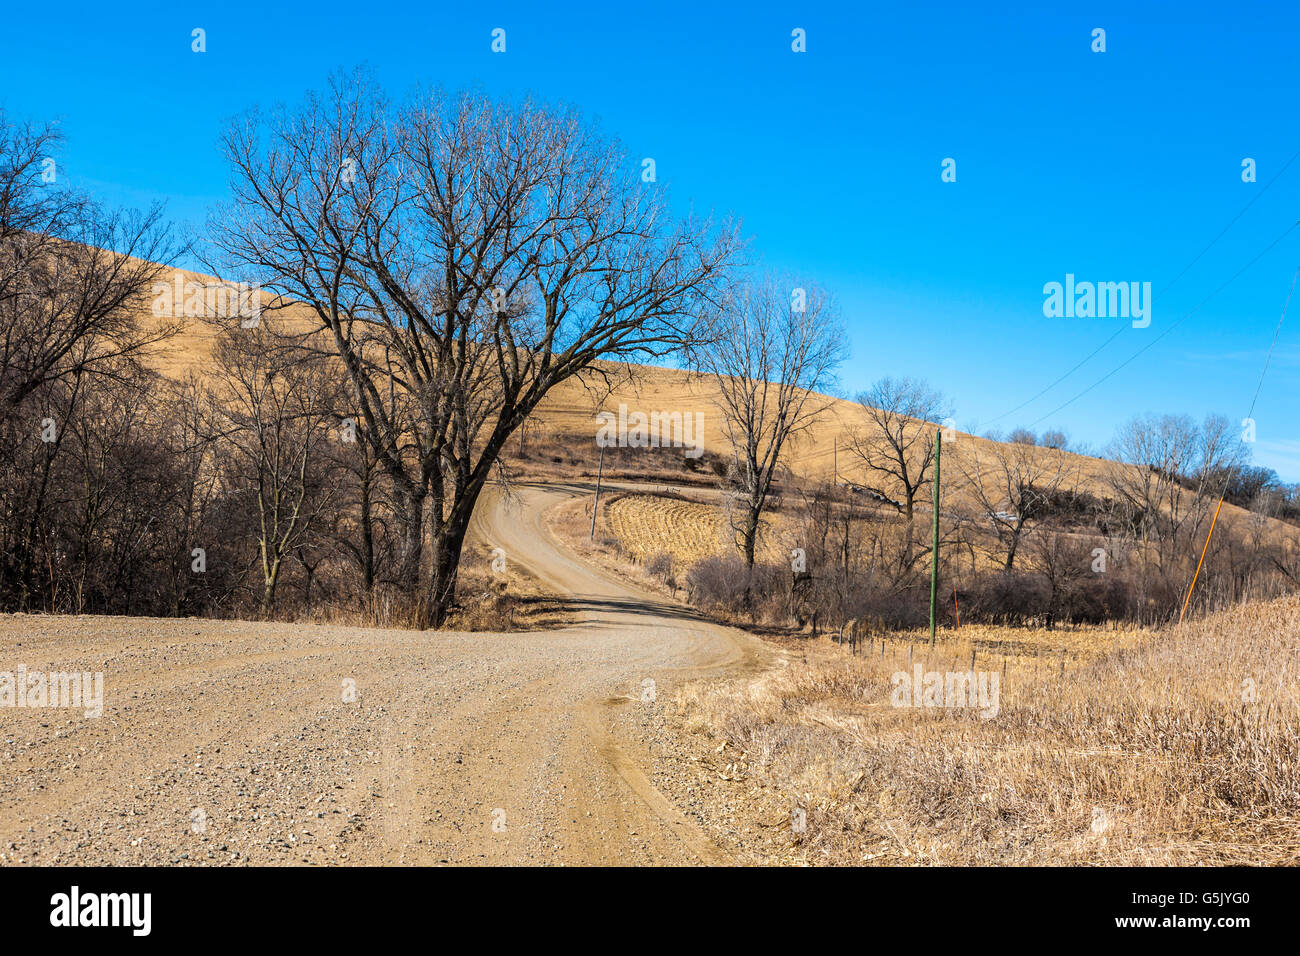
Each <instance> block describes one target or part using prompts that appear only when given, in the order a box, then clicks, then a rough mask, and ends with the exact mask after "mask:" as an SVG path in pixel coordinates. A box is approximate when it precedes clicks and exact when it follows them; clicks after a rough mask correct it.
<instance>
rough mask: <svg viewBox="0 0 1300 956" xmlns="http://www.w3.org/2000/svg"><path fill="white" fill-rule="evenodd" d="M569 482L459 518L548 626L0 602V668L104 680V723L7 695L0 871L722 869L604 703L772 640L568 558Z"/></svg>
mask: <svg viewBox="0 0 1300 956" xmlns="http://www.w3.org/2000/svg"><path fill="white" fill-rule="evenodd" d="M577 493H587V491H586V489H584V488H580V487H578V486H560V485H548V486H542V485H531V486H528V485H526V486H522V487H521V488H519V489H518V490H517V491H516V493H515V494H514V495H513V496H511V497H510V498H509V499H507V498H505V497H504V496H502V495H501V494H499V493H493V494H491V495H489V496H488V497H486V498H485V499H484V500H483V501H482V502H481V504H480V506H479V509H478V511H477V512H476V515H475V526H474V529H473V534H474V536H475V544H474V546H476V547H484V546H486V547H488V548H491V547H500V548H502V549H503V550H504V552H505V556H506V560H507V561H513V562H518V563H519V564H520V565H522V566H524V567H526V568H527V569H529V570H530V571H531V572H532V573H533V574H534V575H536V576H537V577H538V578H540V579H541V580H542V581H543V582H545V583H546V584H547V585H548V586H549V587H550V588H551V589H553V590H554V593H556V594H558V595H567V596H570V599H571V600H572V602H573V604H574V606H575V608H576V609H577V612H578V617H577V621H576V623H575V624H573V625H572V626H569V627H566V628H565V629H563V630H555V631H546V632H540V633H514V634H483V633H479V634H465V633H446V632H425V633H420V632H412V631H398V630H377V629H367V628H353V627H336V626H322V625H311V624H304V625H297V624H268V623H257V622H241V621H208V620H194V619H185V620H175V619H157V618H120V617H92V616H80V617H71V616H65V617H59V616H51V617H47V616H37V615H30V616H24V615H7V616H0V672H16V671H17V670H18V668H19V667H20V666H23V667H26V669H27V670H28V672H35V671H41V672H46V673H49V672H56V671H58V672H73V671H77V672H81V671H88V672H102V673H103V675H104V677H103V682H104V683H103V694H104V705H103V714H102V716H100V717H97V718H96V717H87V716H86V715H85V713H84V712H83V710H80V709H68V708H52V707H44V708H17V707H8V706H3V707H0V739H2V740H3V741H4V748H3V756H2V757H0V865H11V864H23V863H25V864H91V865H97V864H147V865H166V864H181V865H186V864H199V865H240V864H256V865H268V864H288V865H304V864H330V865H350V864H438V863H448V864H460V865H472V864H689V863H715V862H726V856H725V854H724V853H723V851H721V850H719V849H718V848H717V846H716V845H715V844H714V843H713V842H712V841H710V840H709V839H708V838H707V837H706V836H705V835H704V833H703V831H702V830H701V829H700V827H699V826H698V823H697V820H696V819H695V818H694V817H693V816H691V815H690V814H688V813H686V812H683V811H681V810H680V809H679V808H678V807H676V806H674V804H673V803H672V802H671V801H670V800H669V799H667V798H666V797H665V796H664V795H663V793H662V792H661V791H660V790H659V789H656V788H655V787H654V786H653V785H652V784H651V783H650V781H649V779H648V777H647V771H646V769H645V768H647V767H648V766H649V761H648V759H647V750H646V749H645V748H646V746H647V745H646V742H645V741H642V740H638V739H636V736H635V734H629V733H628V730H627V728H629V727H635V726H636V725H637V724H638V723H639V722H638V721H629V720H619V719H618V716H619V710H620V708H653V707H658V706H660V705H661V703H662V701H663V700H664V699H666V696H667V693H668V692H669V691H670V690H671V688H672V686H673V685H674V684H675V683H676V682H678V681H681V680H684V679H697V678H701V677H709V676H714V675H716V676H718V677H724V676H730V675H735V674H738V673H742V672H749V671H754V670H757V669H759V668H761V667H764V666H768V665H769V664H770V658H771V656H772V655H771V652H770V651H769V650H767V648H766V646H765V645H763V644H762V642H760V641H758V640H757V639H755V638H752V637H750V636H748V635H745V634H743V633H741V632H739V631H735V630H731V629H728V628H722V627H718V626H715V625H712V624H709V623H706V622H703V621H700V620H698V619H695V618H694V617H693V616H692V615H691V614H690V612H689V611H687V610H685V609H682V608H680V607H676V606H673V605H670V604H667V603H665V602H664V601H663V599H661V598H657V597H654V596H651V595H648V594H645V593H641V592H638V591H636V590H635V589H634V588H633V587H631V586H630V585H628V584H626V583H623V582H621V581H619V580H617V579H616V578H614V577H612V576H609V575H607V574H605V573H603V572H601V571H599V570H597V569H595V568H593V567H591V566H589V565H587V564H585V563H583V562H582V561H580V560H579V559H578V558H576V557H575V556H573V555H572V554H570V553H569V552H567V551H565V550H564V549H563V548H562V547H561V546H560V545H558V544H557V543H556V542H555V541H554V540H553V539H552V538H551V537H550V536H549V535H548V534H547V533H546V531H545V530H544V527H543V523H542V521H541V515H542V512H543V511H544V510H545V509H546V508H548V507H550V506H551V505H554V504H556V503H559V502H561V501H563V500H564V499H565V498H566V497H567V496H571V495H573V494H577ZM646 681H653V682H654V685H653V694H651V693H650V690H651V687H650V685H649V684H647V683H646ZM349 682H351V683H349ZM349 687H355V699H354V700H347V699H345V697H347V696H350V695H349V694H348V693H347V690H348V688H349ZM651 696H653V697H655V698H657V699H656V700H649V699H645V698H649V697H651ZM657 746H662V744H657Z"/></svg>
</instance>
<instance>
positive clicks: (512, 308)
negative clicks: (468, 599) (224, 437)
mask: <svg viewBox="0 0 1300 956" xmlns="http://www.w3.org/2000/svg"><path fill="white" fill-rule="evenodd" d="M222 148H223V150H224V153H225V155H226V157H227V159H228V160H229V162H230V166H231V171H232V176H231V189H232V194H233V197H234V198H233V201H232V202H231V203H230V204H228V205H227V206H226V207H225V208H224V209H222V210H219V211H217V212H216V213H215V214H214V216H213V218H212V222H211V226H212V228H211V235H212V240H213V243H214V246H215V248H216V252H215V254H214V259H215V260H218V261H219V268H221V269H224V270H227V275H228V277H229V278H238V279H242V280H256V281H258V282H260V283H261V284H262V286H263V287H264V288H265V289H267V290H268V291H269V292H272V293H276V294H278V295H279V296H281V297H283V298H284V299H291V300H295V301H296V302H298V303H301V304H302V305H303V306H305V308H306V309H307V310H309V312H310V314H311V315H312V316H314V318H315V320H316V322H317V324H318V326H319V327H320V328H321V329H322V330H323V331H324V333H325V337H326V340H327V341H328V345H329V348H330V350H331V351H332V352H334V353H335V354H336V355H337V356H338V357H339V358H341V359H342V363H343V365H344V367H345V368H346V370H347V373H348V375H349V376H350V378H351V381H352V385H353V387H354V389H355V393H356V395H355V397H356V400H357V404H358V407H359V409H360V411H361V414H362V416H363V418H364V422H363V423H362V424H363V427H361V428H360V429H359V431H360V434H361V435H362V436H364V440H366V441H369V442H371V445H372V449H373V450H374V452H375V455H376V457H377V459H378V460H379V462H380V463H381V465H382V467H383V468H384V470H385V471H386V472H387V474H388V476H389V477H390V479H391V482H392V484H393V486H394V500H395V505H396V508H395V516H394V517H395V519H396V521H397V524H398V525H399V534H398V537H399V539H400V541H401V546H400V550H401V553H400V555H399V565H400V573H399V579H400V580H401V581H403V582H405V583H406V584H407V585H408V586H409V587H410V589H411V591H415V590H416V587H415V586H416V583H417V580H418V579H419V576H420V574H421V569H422V566H427V574H426V576H425V577H424V579H423V584H422V586H421V587H420V588H419V592H420V593H421V595H422V599H423V608H422V610H421V611H420V612H419V614H418V615H417V623H421V624H433V625H438V624H441V623H442V622H443V620H444V619H445V618H446V615H447V613H448V611H449V610H450V608H451V606H452V603H453V601H454V598H455V592H456V581H457V571H458V568H459V562H460V553H461V548H462V544H463V542H464V536H465V533H466V530H467V528H468V526H469V520H470V516H471V514H472V512H473V509H474V505H475V502H476V501H477V500H478V497H479V495H480V493H481V491H482V489H483V487H484V485H485V483H486V482H487V481H488V480H489V478H490V476H491V474H492V471H493V468H494V467H495V466H496V465H497V463H498V459H499V454H500V452H501V449H502V447H503V446H504V444H505V442H506V440H507V439H508V438H509V436H510V435H511V434H512V433H513V432H514V431H515V430H516V429H517V428H518V427H519V425H520V423H522V422H523V421H524V419H525V418H526V417H527V416H528V415H529V414H530V413H531V412H532V411H533V409H534V408H535V407H536V406H537V404H538V402H539V401H541V399H542V397H543V396H544V395H545V394H546V393H547V392H548V391H549V390H550V389H551V388H553V387H554V386H555V385H556V384H557V383H559V382H562V381H564V380H566V379H568V378H571V377H573V376H576V375H579V374H580V373H582V372H583V371H584V370H586V369H589V368H590V367H591V366H592V365H593V363H594V362H595V361H596V360H597V359H600V358H609V357H630V356H642V357H650V356H655V355H661V354H665V353H667V352H669V351H673V350H676V349H678V348H680V347H681V345H682V343H683V342H685V341H688V340H690V339H691V338H692V336H693V335H694V332H695V329H694V326H695V324H696V319H695V316H696V315H698V314H699V313H700V312H701V311H702V310H703V308H704V307H705V305H706V304H707V303H708V302H709V301H710V300H712V299H714V298H715V297H716V294H717V290H718V288H719V287H720V283H721V282H722V281H723V280H724V278H725V273H726V271H727V267H728V265H729V264H730V262H731V260H732V258H733V255H734V253H735V251H736V250H737V248H738V245H739V242H738V238H737V234H736V232H735V230H734V229H732V228H723V229H715V228H714V227H712V226H711V225H710V224H709V223H698V222H694V221H686V222H681V221H677V220H675V219H674V218H673V217H672V216H671V215H670V212H669V209H668V206H667V203H666V198H665V195H664V193H663V192H662V191H661V189H660V188H659V187H658V186H657V185H656V184H654V183H646V182H643V181H641V178H640V176H639V175H638V170H636V169H635V168H634V167H632V166H631V164H630V163H629V162H628V160H627V157H626V156H625V155H624V154H623V152H622V151H621V149H620V148H619V147H618V145H617V144H616V143H614V142H611V141H609V140H607V139H606V138H604V137H603V136H602V135H600V133H599V132H598V131H597V130H596V129H594V128H593V127H592V126H591V125H589V124H587V123H586V122H584V121H583V120H582V118H581V117H580V116H578V115H577V114H576V113H573V112H570V111H566V110H559V109H553V108H548V107H546V106H544V105H541V104H538V103H536V102H532V101H523V102H520V103H506V102H497V101H493V100H491V99H489V98H487V97H486V96H484V95H482V94H478V93H464V94H457V95H448V94H444V93H442V92H439V91H433V92H428V93H420V94H416V95H413V96H412V97H411V98H410V99H408V100H406V101H404V102H403V103H401V104H393V103H391V102H389V101H388V100H387V99H386V98H385V97H384V96H383V94H382V93H381V92H380V91H379V90H378V89H377V88H376V87H375V86H374V85H373V84H372V83H371V81H370V80H369V79H368V78H367V77H366V76H364V75H359V74H354V75H347V76H339V77H336V78H335V79H334V80H333V81H332V82H331V84H330V87H329V89H328V90H327V91H326V92H325V93H324V94H323V95H320V96H316V95H312V96H309V97H308V98H307V99H306V101H305V102H304V103H303V104H302V105H301V106H300V107H298V108H296V109H290V110H279V111H277V112H275V113H273V114H271V115H259V114H252V115H250V116H248V117H246V118H244V119H243V120H241V121H238V122H237V123H236V124H235V125H233V126H232V127H231V128H230V130H229V131H228V132H227V133H226V134H225V136H224V138H223V140H222ZM230 272H234V273H235V274H233V275H231V274H229V273H230ZM426 521H427V524H426ZM426 538H427V540H428V542H429V544H430V546H431V548H430V549H431V552H432V553H431V555H430V556H429V560H428V561H427V562H423V563H422V555H423V552H424V546H425V541H426Z"/></svg>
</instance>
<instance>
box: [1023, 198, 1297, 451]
mask: <svg viewBox="0 0 1300 956" xmlns="http://www.w3.org/2000/svg"><path fill="white" fill-rule="evenodd" d="M1296 226H1300V220H1298V221H1296V222H1293V223H1292V224H1291V225H1290V226H1288V227H1287V229H1286V231H1285V232H1283V233H1282V234H1281V235H1280V236H1278V237H1277V238H1276V239H1274V240H1273V241H1272V242H1270V243H1269V244H1268V245H1267V246H1265V247H1264V249H1263V250H1262V251H1261V252H1260V253H1259V254H1257V255H1256V256H1255V257H1254V258H1253V259H1251V260H1250V261H1249V262H1247V263H1246V264H1245V265H1244V266H1242V267H1241V268H1240V269H1238V270H1237V271H1236V272H1235V273H1234V274H1233V276H1232V278H1230V279H1229V280H1228V281H1227V282H1225V283H1223V285H1221V286H1219V287H1218V288H1217V289H1215V290H1214V291H1213V292H1211V293H1210V294H1209V295H1207V296H1206V297H1205V298H1204V299H1202V300H1201V301H1200V303H1199V304H1198V305H1197V306H1196V307H1195V308H1193V309H1192V310H1190V311H1188V312H1185V313H1183V315H1182V316H1181V317H1180V318H1179V319H1178V320H1177V321H1175V322H1173V323H1172V324H1171V325H1170V326H1169V327H1168V328H1166V329H1165V330H1164V331H1163V332H1161V333H1160V334H1159V335H1157V336H1156V337H1155V338H1153V339H1152V340H1151V341H1150V342H1148V343H1147V344H1146V345H1144V346H1142V348H1140V349H1138V350H1137V351H1136V352H1134V353H1133V354H1132V355H1130V356H1129V357H1128V358H1126V359H1125V360H1124V361H1123V362H1121V363H1120V364H1119V365H1117V366H1115V367H1114V368H1113V369H1111V370H1110V371H1109V372H1107V373H1106V374H1105V375H1103V376H1102V377H1101V378H1099V379H1097V381H1095V382H1093V383H1092V384H1091V385H1089V386H1088V387H1087V388H1085V389H1084V390H1083V391H1081V392H1078V393H1077V394H1075V395H1074V396H1073V397H1072V398H1070V399H1068V400H1067V401H1065V402H1062V403H1061V404H1060V405H1058V406H1056V408H1054V409H1052V410H1051V411H1050V412H1048V413H1047V414H1046V415H1044V416H1043V417H1042V418H1039V419H1037V420H1036V421H1034V422H1033V423H1032V424H1031V425H1029V427H1030V428H1033V427H1034V426H1035V425H1038V424H1039V423H1040V422H1043V421H1046V420H1047V419H1048V418H1051V417H1052V416H1053V415H1055V414H1056V413H1057V412H1059V411H1061V410H1063V409H1065V408H1068V407H1069V406H1071V405H1073V404H1074V403H1075V402H1077V401H1078V400H1079V399H1081V398H1083V396H1085V395H1087V394H1088V393H1089V392H1091V391H1092V390H1093V389H1094V388H1096V387H1097V386H1098V385H1101V384H1102V383H1103V382H1105V381H1107V380H1108V379H1109V378H1110V377H1111V376H1112V375H1114V374H1115V373H1116V372H1119V371H1120V370H1122V369H1124V368H1126V367H1127V366H1128V365H1130V364H1131V363H1132V362H1133V361H1135V360H1136V359H1137V358H1139V357H1140V356H1142V355H1143V354H1145V353H1146V352H1147V351H1149V350H1150V349H1151V348H1152V347H1153V346H1155V344H1156V343H1157V342H1159V341H1160V340H1161V339H1163V338H1164V337H1165V336H1166V335H1168V334H1169V333H1170V332H1172V331H1173V330H1174V329H1176V328H1178V327H1179V326H1180V325H1182V324H1183V323H1184V322H1186V321H1187V320H1188V319H1189V318H1191V317H1192V316H1193V315H1195V314H1196V313H1197V312H1199V311H1200V310H1201V309H1202V308H1203V307H1204V306H1205V304H1206V303H1207V302H1209V301H1210V300H1211V299H1213V298H1214V297H1215V296H1216V295H1218V294H1219V293H1220V292H1222V291H1223V290H1224V289H1226V288H1227V287H1228V286H1230V285H1232V283H1233V282H1235V281H1236V280H1237V279H1238V277H1240V276H1241V274H1242V273H1243V272H1245V271H1246V270H1247V269H1249V268H1250V267H1251V266H1253V265H1254V264H1255V263H1256V262H1258V261H1259V260H1260V259H1262V258H1264V256H1266V255H1267V254H1268V253H1269V252H1271V251H1272V250H1273V247H1274V246H1276V245H1277V244H1278V243H1279V242H1281V241H1282V240H1283V239H1285V238H1286V237H1287V236H1288V235H1290V234H1291V232H1292V230H1294V229H1295V228H1296Z"/></svg>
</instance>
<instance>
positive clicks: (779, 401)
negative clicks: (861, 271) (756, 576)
mask: <svg viewBox="0 0 1300 956" xmlns="http://www.w3.org/2000/svg"><path fill="white" fill-rule="evenodd" d="M844 352H845V345H844V331H843V329H842V327H841V325H840V321H839V315H838V311H837V310H836V308H835V304H834V302H833V301H832V300H831V298H830V297H829V296H828V295H827V294H826V293H825V292H824V291H823V290H821V289H819V288H817V287H815V286H812V285H810V284H808V283H801V282H798V281H795V280H792V279H787V280H782V279H781V278H779V277H777V276H775V275H768V276H765V277H764V278H762V279H761V280H759V281H756V282H751V283H746V284H745V285H743V286H742V287H741V288H740V289H739V291H737V292H736V293H735V294H733V295H731V296H730V297H729V298H728V299H727V300H726V301H725V302H724V304H723V306H722V308H721V309H719V310H718V311H717V312H716V313H715V314H714V315H713V316H712V318H711V320H710V323H709V333H708V336H707V340H706V342H705V343H704V344H703V345H702V347H701V348H700V349H699V350H698V352H697V355H696V363H697V365H698V367H699V369H700V370H701V371H703V372H706V373H708V374H710V375H714V376H716V377H717V386H718V389H719V393H720V395H719V400H718V405H719V411H720V412H721V413H722V420H723V429H724V431H725V434H726V436H727V440H728V442H729V443H730V445H731V451H732V456H733V460H734V465H735V467H734V472H733V473H734V475H735V479H736V481H737V483H738V485H739V490H740V494H741V499H742V507H741V508H740V510H739V514H738V515H737V516H736V517H734V518H733V520H732V526H733V529H734V530H735V532H736V535H737V539H738V544H739V547H740V550H741V553H742V554H743V555H744V558H745V563H746V565H747V566H749V567H751V568H752V567H753V566H754V547H755V541H756V539H757V536H758V527H759V519H760V517H761V515H762V512H763V509H764V507H765V505H766V504H767V501H768V496H769V494H770V493H771V489H772V480H773V478H774V477H775V475H776V471H777V467H778V465H779V464H780V463H781V455H782V453H783V452H784V451H785V450H786V446H787V444H788V443H789V442H790V440H791V439H792V437H793V436H795V435H797V434H798V433H799V432H800V431H802V430H803V429H805V428H807V427H808V426H809V425H810V424H812V422H813V421H814V420H815V419H816V418H817V417H818V416H819V415H820V414H821V413H822V412H823V411H825V410H826V407H827V405H828V400H827V399H826V398H825V396H823V395H820V394H817V393H818V392H820V391H822V390H824V389H827V388H828V387H830V386H831V384H832V383H833V378H832V376H833V374H834V370H835V368H836V366H838V365H839V363H840V362H841V361H842V359H843V357H844Z"/></svg>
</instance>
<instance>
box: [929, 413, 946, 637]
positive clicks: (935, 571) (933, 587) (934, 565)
mask: <svg viewBox="0 0 1300 956" xmlns="http://www.w3.org/2000/svg"><path fill="white" fill-rule="evenodd" d="M942 458H943V430H942V429H939V428H936V429H935V430H934V537H933V539H932V540H931V542H930V644H931V645H933V644H934V635H935V623H934V611H935V599H936V598H937V597H938V593H939V466H940V462H941V460H942Z"/></svg>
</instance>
